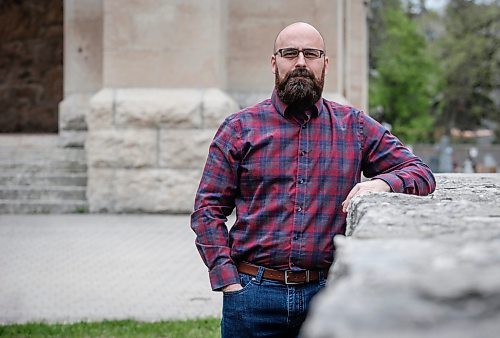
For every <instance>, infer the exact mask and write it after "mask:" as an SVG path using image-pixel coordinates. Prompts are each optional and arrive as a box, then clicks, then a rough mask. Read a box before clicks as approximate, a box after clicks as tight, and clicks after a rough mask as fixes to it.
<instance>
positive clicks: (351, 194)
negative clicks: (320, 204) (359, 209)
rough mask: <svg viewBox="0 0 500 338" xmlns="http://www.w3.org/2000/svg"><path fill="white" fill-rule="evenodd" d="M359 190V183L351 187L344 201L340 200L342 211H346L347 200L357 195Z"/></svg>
mask: <svg viewBox="0 0 500 338" xmlns="http://www.w3.org/2000/svg"><path fill="white" fill-rule="evenodd" d="M358 191H359V185H358V184H356V185H355V186H354V187H353V188H352V189H351V191H350V192H349V194H348V195H347V197H346V199H345V201H344V202H342V211H343V212H347V207H348V206H349V202H350V201H351V199H352V198H353V197H354V196H356V195H357V193H358Z"/></svg>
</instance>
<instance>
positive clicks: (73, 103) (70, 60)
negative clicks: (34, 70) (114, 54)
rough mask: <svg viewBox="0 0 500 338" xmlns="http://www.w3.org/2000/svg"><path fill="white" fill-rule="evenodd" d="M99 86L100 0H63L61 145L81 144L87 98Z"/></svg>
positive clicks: (100, 79)
mask: <svg viewBox="0 0 500 338" xmlns="http://www.w3.org/2000/svg"><path fill="white" fill-rule="evenodd" d="M101 87H102V0H86V1H79V0H65V1H64V100H63V101H62V102H61V103H60V104H59V136H60V141H61V142H60V143H61V145H62V146H70V147H71V146H76V147H82V146H83V143H84V140H85V134H86V129H87V125H86V123H85V115H86V114H87V112H88V111H89V101H90V97H91V96H92V95H93V94H95V93H96V92H97V91H98V90H100V89H101Z"/></svg>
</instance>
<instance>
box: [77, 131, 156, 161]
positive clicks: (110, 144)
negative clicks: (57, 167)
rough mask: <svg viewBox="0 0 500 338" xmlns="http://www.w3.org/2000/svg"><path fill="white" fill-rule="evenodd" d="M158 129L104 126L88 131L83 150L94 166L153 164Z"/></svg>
mask: <svg viewBox="0 0 500 338" xmlns="http://www.w3.org/2000/svg"><path fill="white" fill-rule="evenodd" d="M156 139H157V130H155V129H104V130H97V131H89V133H88V135H87V141H86V143H85V149H86V151H87V163H88V164H89V166H90V167H94V168H145V167H154V166H156V162H157V161H156V154H157V146H156Z"/></svg>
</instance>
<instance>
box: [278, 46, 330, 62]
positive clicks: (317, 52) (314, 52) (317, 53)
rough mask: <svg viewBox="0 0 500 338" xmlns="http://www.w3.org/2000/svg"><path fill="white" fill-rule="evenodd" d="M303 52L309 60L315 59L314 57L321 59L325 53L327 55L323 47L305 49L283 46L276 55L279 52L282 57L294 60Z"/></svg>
mask: <svg viewBox="0 0 500 338" xmlns="http://www.w3.org/2000/svg"><path fill="white" fill-rule="evenodd" d="M300 52H302V54H303V55H304V57H305V58H306V59H309V60H314V59H319V58H320V57H322V56H323V55H325V52H324V51H322V50H321V49H315V48H304V49H297V48H281V49H278V51H277V52H276V53H274V55H277V54H279V55H280V56H281V57H283V58H285V59H289V60H293V59H295V58H296V57H298V56H299V53H300Z"/></svg>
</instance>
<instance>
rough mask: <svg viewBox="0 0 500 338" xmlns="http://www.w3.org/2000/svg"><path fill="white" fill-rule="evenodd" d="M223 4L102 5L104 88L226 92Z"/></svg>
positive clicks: (114, 1) (121, 0)
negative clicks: (161, 88) (203, 89)
mask: <svg viewBox="0 0 500 338" xmlns="http://www.w3.org/2000/svg"><path fill="white" fill-rule="evenodd" d="M226 7H227V6H226V0H211V1H198V0H186V1H165V0H148V1H135V0H104V32H105V34H104V46H103V52H104V59H103V64H104V74H103V80H104V81H103V84H104V87H122V88H123V87H170V88H175V87H177V88H178V87H181V88H185V87H191V88H193V87H197V88H199V87H218V88H222V89H224V88H225V87H226V70H225V64H226V17H227V15H226V13H225V11H226Z"/></svg>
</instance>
